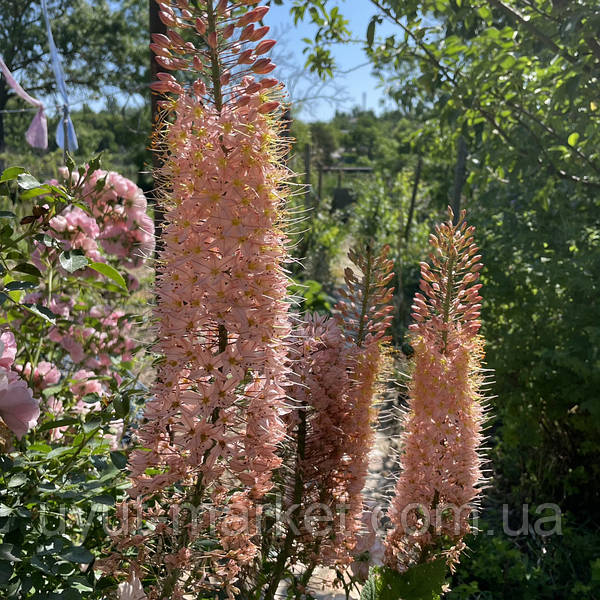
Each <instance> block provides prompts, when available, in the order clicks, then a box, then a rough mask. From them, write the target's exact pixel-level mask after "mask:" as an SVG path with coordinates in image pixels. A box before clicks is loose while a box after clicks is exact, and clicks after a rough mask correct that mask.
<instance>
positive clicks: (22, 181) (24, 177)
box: [17, 173, 42, 190]
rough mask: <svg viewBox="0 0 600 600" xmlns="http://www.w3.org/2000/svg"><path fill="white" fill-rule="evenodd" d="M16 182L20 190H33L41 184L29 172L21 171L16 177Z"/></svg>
mask: <svg viewBox="0 0 600 600" xmlns="http://www.w3.org/2000/svg"><path fill="white" fill-rule="evenodd" d="M17 183H18V185H19V187H20V188H21V189H22V190H33V189H35V188H39V187H40V186H41V185H42V184H41V183H40V182H39V181H38V180H37V179H36V178H35V177H33V175H30V174H29V173H21V174H20V175H19V176H18V177H17Z"/></svg>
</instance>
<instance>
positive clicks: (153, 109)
mask: <svg viewBox="0 0 600 600" xmlns="http://www.w3.org/2000/svg"><path fill="white" fill-rule="evenodd" d="M158 13H159V6H158V4H157V2H156V0H148V25H149V33H150V41H152V34H153V33H162V34H163V35H166V33H167V27H166V25H165V24H164V23H163V22H162V21H161V20H160V18H159V16H158ZM162 71H164V69H162V68H161V66H160V65H159V64H158V63H157V62H156V56H155V55H154V52H152V51H150V81H155V80H156V75H157V73H160V72H162ZM159 102H160V95H159V94H157V93H155V92H150V118H151V126H152V129H153V130H154V128H155V127H157V126H158V122H159V116H160V115H159V108H158V103H159ZM153 150H154V151H153V152H152V167H153V170H154V171H157V170H158V169H159V168H160V166H161V161H162V159H161V155H160V152H158V151H157V148H154V149H153ZM156 187H157V185H156V178H155V177H153V186H152V191H151V193H150V199H151V200H152V202H153V205H154V234H155V236H156V250H155V251H156V252H158V251H159V250H160V248H161V236H162V226H163V222H164V213H163V211H162V210H161V208H160V206H159V204H158V202H157V191H156Z"/></svg>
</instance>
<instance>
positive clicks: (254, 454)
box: [115, 0, 291, 600]
mask: <svg viewBox="0 0 600 600" xmlns="http://www.w3.org/2000/svg"><path fill="white" fill-rule="evenodd" d="M158 4H159V6H160V8H161V11H160V15H161V19H162V20H163V22H164V23H165V24H166V25H167V27H168V28H169V31H168V34H167V35H166V36H160V37H155V38H154V40H153V41H154V44H156V45H157V46H158V48H156V50H158V51H159V52H160V53H159V54H158V58H161V59H163V60H164V61H167V63H166V64H165V63H163V64H165V66H167V65H170V66H169V68H172V69H173V70H174V71H178V70H186V71H188V72H190V71H191V72H194V71H198V72H197V73H196V77H197V78H196V81H195V82H194V83H193V84H191V85H189V84H185V83H183V82H181V81H178V80H177V78H176V76H175V75H169V74H165V75H161V76H160V78H159V81H158V82H155V83H154V84H153V89H155V90H157V91H160V92H163V93H167V94H171V97H169V98H167V99H165V100H163V104H162V106H163V108H164V117H163V120H162V124H163V127H162V128H161V129H160V130H159V131H157V132H156V133H155V136H156V143H155V148H156V149H157V150H160V151H161V152H162V153H163V154H162V159H163V164H162V166H161V167H160V169H159V170H158V172H157V173H156V176H157V178H158V180H159V181H161V182H162V199H161V200H162V205H163V207H164V210H165V226H164V230H163V231H164V232H163V239H162V241H163V249H162V250H161V252H160V255H159V269H158V271H159V272H158V274H157V278H156V295H157V306H156V309H155V315H156V317H157V320H158V331H157V350H158V351H159V352H160V353H161V354H162V355H163V356H164V358H163V360H162V361H161V362H160V363H159V366H158V375H157V381H156V384H155V386H154V397H153V398H152V399H151V400H149V401H148V402H147V404H146V406H145V409H144V422H143V423H142V425H141V426H140V429H139V431H138V438H139V446H140V448H139V449H136V450H134V451H133V452H132V453H131V455H130V460H129V470H130V473H131V482H132V488H131V490H130V495H131V496H132V498H133V499H135V500H136V501H139V502H146V503H150V507H151V508H152V511H154V512H152V511H150V512H148V509H146V513H145V518H146V519H148V520H150V521H152V520H154V519H158V520H159V521H160V519H162V517H164V516H168V517H169V518H171V520H173V514H175V513H177V511H178V510H181V511H184V510H188V511H189V510H190V507H191V509H192V512H193V513H194V515H193V520H192V516H190V515H189V514H188V515H187V516H184V512H181V513H180V514H179V516H178V519H179V523H180V526H181V527H180V531H179V533H176V532H175V531H173V530H172V529H170V528H167V529H165V528H164V527H163V526H162V525H160V523H159V525H157V527H156V528H155V530H154V531H153V532H152V531H151V532H150V533H148V531H145V532H144V533H143V534H142V533H141V532H135V533H132V532H129V531H128V532H126V534H125V535H123V536H121V537H118V536H117V537H116V538H115V539H116V542H117V546H118V548H119V549H120V550H122V551H125V552H124V555H127V553H128V552H130V551H131V550H132V549H137V558H131V559H128V560H129V563H130V566H131V567H132V568H133V570H135V571H136V572H137V573H141V574H143V575H144V577H140V579H145V580H148V579H149V580H152V579H153V580H154V581H155V582H156V583H155V585H154V586H151V589H150V590H149V592H148V594H149V596H148V597H149V598H150V600H155V599H156V600H157V599H159V598H161V599H162V598H169V599H170V598H180V597H182V594H183V593H184V590H185V593H188V594H189V593H192V592H196V595H198V593H200V590H203V589H206V588H210V587H211V586H215V587H217V588H218V589H219V590H226V591H230V590H233V589H235V584H236V578H237V577H239V576H240V574H241V573H242V572H243V569H244V568H246V567H247V566H248V565H249V564H251V563H252V561H253V560H254V558H255V556H256V554H257V546H256V544H255V541H256V534H257V531H256V526H255V520H256V519H255V517H256V515H257V514H258V513H259V511H260V510H261V499H262V498H263V496H264V495H265V493H266V492H268V491H269V490H270V488H271V486H272V482H271V475H272V473H273V470H274V469H275V468H277V467H278V466H279V464H280V458H279V457H278V455H277V453H276V449H277V445H278V443H279V442H280V441H281V439H282V437H283V436H284V424H283V422H282V420H281V414H282V413H283V412H284V399H285V392H284V386H285V385H286V383H287V374H288V368H287V366H286V357H287V345H286V339H287V338H288V336H289V333H290V329H291V328H290V322H289V318H288V307H289V305H288V302H287V300H286V296H287V283H288V282H287V278H286V276H285V274H284V270H283V263H284V261H286V260H287V252H286V244H287V239H286V236H285V233H284V232H283V231H282V227H281V224H282V222H283V213H284V209H285V207H284V204H283V203H284V200H285V197H286V195H287V191H286V181H287V179H288V177H289V175H288V171H287V169H286V168H285V166H284V165H283V164H282V163H281V156H282V155H283V153H284V152H285V148H284V145H285V144H284V141H282V138H280V137H279V129H278V127H279V126H278V124H277V121H276V120H275V118H274V116H273V115H272V112H273V111H275V110H276V109H277V108H278V106H279V102H278V101H277V99H276V98H275V97H274V96H276V95H277V93H278V92H279V89H280V85H279V84H278V83H273V79H269V80H268V84H267V87H266V88H264V89H263V87H262V86H261V84H260V80H259V81H256V80H255V79H254V78H252V77H248V69H245V68H240V69H237V70H236V69H233V68H232V66H231V62H232V60H234V59H233V58H232V56H237V55H239V54H240V53H241V52H242V51H243V50H244V49H251V48H252V46H253V42H240V40H239V32H241V31H242V28H243V27H245V26H246V25H247V24H248V23H250V22H256V21H257V20H260V18H262V16H264V14H265V12H266V10H267V9H266V8H265V7H258V8H253V9H252V10H250V11H248V10H246V9H244V6H250V5H252V4H255V3H254V2H248V1H246V2H239V1H232V0H230V1H227V0H220V1H218V3H217V0H196V1H194V2H187V1H185V0H179V1H177V2H172V1H165V0H160V1H159V2H158ZM232 15H233V16H232ZM232 26H233V31H232ZM177 30H179V31H182V30H183V31H185V32H186V39H187V37H189V34H193V33H194V32H197V34H198V35H200V36H201V38H202V39H201V40H200V41H198V42H197V43H196V45H194V44H193V43H191V42H185V41H184V37H183V36H182V35H180V34H179V32H178V31H177ZM236 31H237V32H238V35H236ZM263 48H264V46H263ZM163 51H168V52H169V53H171V56H170V57H169V55H165V54H164V52H163ZM259 60H264V59H259ZM255 62H256V59H255V58H254V59H253V61H252V64H255ZM261 70H265V69H261ZM266 89H269V90H271V91H265V90H266ZM242 99H243V100H242ZM232 489H233V490H235V491H234V492H230V491H229V490H232ZM207 506H210V512H209V511H208V510H206V507H207ZM185 507H187V508H185ZM124 508H125V507H121V509H123V510H124ZM201 509H202V510H201ZM195 511H199V512H198V515H200V516H202V517H203V515H206V519H208V520H206V519H204V518H199V516H198V515H196V514H195ZM209 517H210V518H209ZM244 519H245V520H244ZM246 521H247V522H246ZM182 523H183V524H182ZM211 528H214V529H211ZM214 531H216V539H215V546H214V547H213V548H212V549H211V550H210V551H207V550H205V549H203V548H202V547H201V546H200V545H199V544H198V542H199V541H200V540H203V539H206V538H207V537H210V536H214ZM128 549H129V550H128ZM207 570H208V571H210V572H211V574H212V575H213V577H212V579H211V580H209V579H208V578H207V577H206V575H205V573H206V572H207Z"/></svg>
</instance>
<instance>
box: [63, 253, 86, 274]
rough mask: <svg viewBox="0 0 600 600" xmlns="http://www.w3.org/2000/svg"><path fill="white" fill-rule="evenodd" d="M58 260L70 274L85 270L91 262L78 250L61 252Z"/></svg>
mask: <svg viewBox="0 0 600 600" xmlns="http://www.w3.org/2000/svg"><path fill="white" fill-rule="evenodd" d="M58 260H59V262H60V265H61V267H62V268H63V269H64V270H65V271H68V272H69V273H74V272H75V271H78V270H79V269H85V267H87V265H88V262H89V261H88V259H87V258H86V257H85V255H84V254H83V253H82V252H80V251H77V250H67V251H65V252H61V254H60V256H59V257H58Z"/></svg>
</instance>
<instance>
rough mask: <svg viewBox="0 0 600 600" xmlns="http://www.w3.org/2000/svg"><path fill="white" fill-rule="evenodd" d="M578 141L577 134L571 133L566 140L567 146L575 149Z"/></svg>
mask: <svg viewBox="0 0 600 600" xmlns="http://www.w3.org/2000/svg"><path fill="white" fill-rule="evenodd" d="M578 141H579V134H578V133H572V134H571V135H570V136H569V138H568V139H567V143H568V144H569V146H571V147H575V146H576V145H577V142H578Z"/></svg>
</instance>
